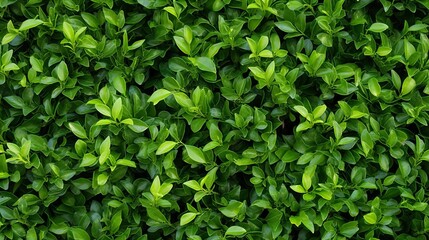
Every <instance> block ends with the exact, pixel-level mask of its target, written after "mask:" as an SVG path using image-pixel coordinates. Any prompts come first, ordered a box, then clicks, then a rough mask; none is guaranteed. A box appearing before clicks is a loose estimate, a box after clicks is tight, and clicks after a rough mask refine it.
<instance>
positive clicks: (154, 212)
mask: <svg viewBox="0 0 429 240" xmlns="http://www.w3.org/2000/svg"><path fill="white" fill-rule="evenodd" d="M146 211H147V215H148V216H149V217H150V218H151V219H152V220H154V221H156V222H160V223H167V222H168V220H167V218H166V217H165V215H164V214H163V213H162V212H161V211H159V210H158V209H156V208H154V207H148V208H146Z"/></svg>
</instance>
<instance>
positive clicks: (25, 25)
mask: <svg viewBox="0 0 429 240" xmlns="http://www.w3.org/2000/svg"><path fill="white" fill-rule="evenodd" d="M40 24H43V21H42V20H39V19H27V20H25V21H24V22H22V24H21V26H20V27H19V31H26V30H28V29H31V28H35V27H37V26H39V25H40Z"/></svg>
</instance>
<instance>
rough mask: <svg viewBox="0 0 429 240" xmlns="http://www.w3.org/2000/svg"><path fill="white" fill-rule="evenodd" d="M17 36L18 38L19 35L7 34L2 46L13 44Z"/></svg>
mask: <svg viewBox="0 0 429 240" xmlns="http://www.w3.org/2000/svg"><path fill="white" fill-rule="evenodd" d="M17 36H18V33H6V34H5V35H4V36H3V38H2V40H1V44H2V45H5V44H8V43H10V42H12V41H13V40H14V39H15V38H16V37H17Z"/></svg>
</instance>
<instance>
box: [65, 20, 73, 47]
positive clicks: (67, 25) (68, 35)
mask: <svg viewBox="0 0 429 240" xmlns="http://www.w3.org/2000/svg"><path fill="white" fill-rule="evenodd" d="M63 34H64V36H65V37H66V38H67V39H68V40H70V41H72V42H74V41H75V39H74V29H73V27H72V25H70V23H68V22H65V21H64V22H63Z"/></svg>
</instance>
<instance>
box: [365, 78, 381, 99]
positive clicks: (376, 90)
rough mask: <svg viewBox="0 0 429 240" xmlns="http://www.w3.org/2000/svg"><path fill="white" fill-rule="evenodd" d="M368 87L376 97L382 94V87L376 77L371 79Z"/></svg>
mask: <svg viewBox="0 0 429 240" xmlns="http://www.w3.org/2000/svg"><path fill="white" fill-rule="evenodd" d="M368 87H369V91H370V92H371V94H372V95H374V96H376V97H378V96H380V93H381V87H380V84H378V80H377V79H376V78H371V79H369V81H368Z"/></svg>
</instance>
